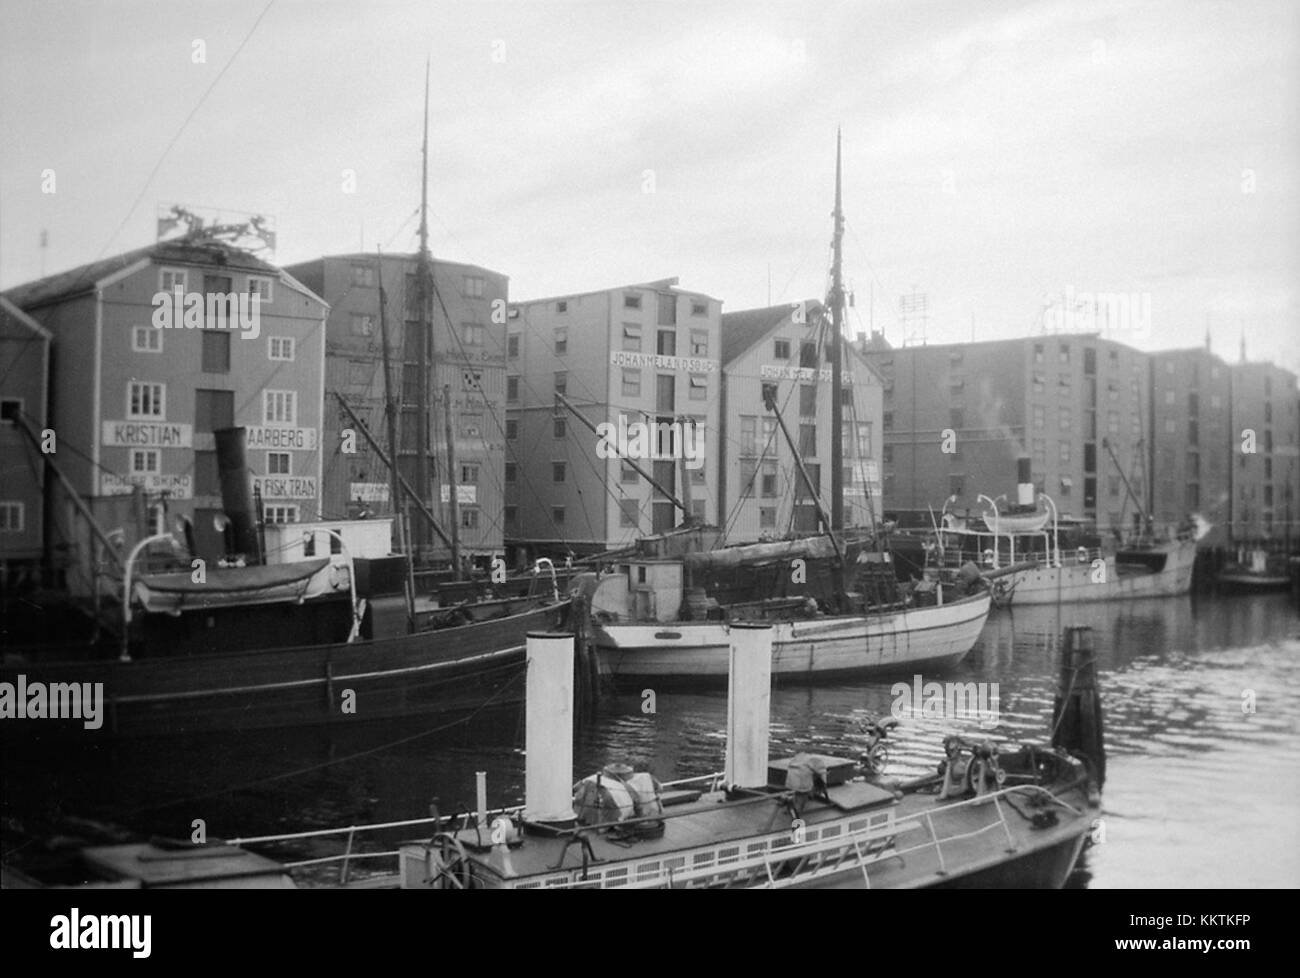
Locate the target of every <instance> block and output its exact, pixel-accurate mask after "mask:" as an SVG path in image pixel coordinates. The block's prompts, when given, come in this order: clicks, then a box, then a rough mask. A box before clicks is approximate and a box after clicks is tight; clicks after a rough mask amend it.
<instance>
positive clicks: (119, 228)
mask: <svg viewBox="0 0 1300 978" xmlns="http://www.w3.org/2000/svg"><path fill="white" fill-rule="evenodd" d="M273 6H275V0H267V3H266V6H265V7H263V8H262V12H261V13H260V14H258V15H257V19H256V20H255V21H253V26H252V27H250V28H249V29H248V33H247V34H245V35H244V39H243V40H242V41H240V42H239V45H238V46H237V47H236V48H235V50H234V52H233V53H232V54H231V55H230V57H229V59H227V61H226V63H225V65H223V66H222V68H221V70H220V71H219V72H217V77H216V78H214V79H212V84H210V85H209V86H208V88H207V91H205V92H204V93H203V95H202V96H201V97H200V98H199V100H198V102H197V103H196V104H195V106H194V108H193V109H191V110H190V114H189V115H187V116H186V117H185V121H184V122H182V123H181V126H180V128H179V129H177V130H176V134H175V135H174V136H172V138H171V141H170V142H168V143H167V146H166V148H164V149H163V151H162V155H161V156H159V157H158V161H157V162H156V163H154V165H153V169H152V170H150V171H149V176H148V178H147V179H146V180H145V182H144V186H143V187H141V188H140V193H139V194H138V195H137V196H136V198H135V201H134V202H133V203H132V204H131V206H130V208H128V209H127V212H126V216H125V217H124V218H122V223H121V224H119V225H118V226H117V230H116V231H114V232H113V233H112V235H111V236H110V237H109V239H108V241H107V242H105V244H104V247H103V249H102V250H101V251H100V253H99V255H98V257H96V259H95V261H99V260H100V259H101V258H103V257H104V254H105V252H107V251H108V249H109V248H110V247H111V246H112V244H113V242H114V241H116V240H117V236H118V235H119V234H121V233H122V229H123V228H125V227H126V225H127V222H128V221H130V220H131V215H132V214H134V213H135V209H136V208H137V207H139V206H140V201H142V200H143V199H144V195H145V194H147V193H148V192H149V186H150V185H151V184H152V183H153V180H154V177H156V176H157V175H158V171H159V170H160V169H162V165H163V161H164V160H166V159H167V155H168V154H169V153H170V152H171V151H172V147H173V146H175V145H176V143H177V142H178V141H179V140H180V138H181V135H182V134H183V133H184V132H185V129H186V127H187V126H189V124H190V122H191V120H193V118H194V116H195V115H196V114H198V111H199V109H201V108H202V107H203V103H204V102H206V101H207V100H208V96H209V95H211V94H212V91H213V89H215V88H216V87H217V85H218V84H219V83H220V82H221V79H222V78H224V77H225V76H226V72H227V71H229V70H230V66H231V65H233V64H234V63H235V59H236V58H238V57H239V53H240V52H241V51H243V50H244V45H246V44H247V43H248V42H249V39H250V38H252V36H253V34H254V33H255V32H256V31H257V27H258V25H259V24H261V23H262V18H264V17H265V16H266V15H267V13H268V12H269V11H270V9H271V8H272V7H273Z"/></svg>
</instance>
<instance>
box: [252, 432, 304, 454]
mask: <svg viewBox="0 0 1300 978" xmlns="http://www.w3.org/2000/svg"><path fill="white" fill-rule="evenodd" d="M248 447H249V448H272V449H281V450H283V449H291V448H296V449H298V450H300V451H306V452H310V451H314V450H315V448H316V429H315V428H288V427H286V428H279V427H272V426H270V425H249V426H248Z"/></svg>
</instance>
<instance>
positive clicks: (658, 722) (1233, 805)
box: [0, 595, 1300, 887]
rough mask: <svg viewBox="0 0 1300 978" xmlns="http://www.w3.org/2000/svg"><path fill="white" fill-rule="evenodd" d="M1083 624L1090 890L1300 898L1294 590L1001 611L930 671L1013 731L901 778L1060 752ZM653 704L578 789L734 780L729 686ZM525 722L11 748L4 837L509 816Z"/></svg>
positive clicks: (578, 761) (630, 711)
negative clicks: (1095, 752)
mask: <svg viewBox="0 0 1300 978" xmlns="http://www.w3.org/2000/svg"><path fill="white" fill-rule="evenodd" d="M1074 624H1080V625H1088V626H1091V627H1092V628H1093V630H1094V636H1095V643H1096V647H1097V652H1098V666H1099V670H1100V673H1099V678H1100V681H1101V688H1102V692H1103V697H1104V703H1105V708H1106V719H1107V728H1106V743H1107V748H1108V751H1109V753H1110V763H1109V764H1108V781H1107V784H1106V795H1105V811H1106V821H1107V824H1106V832H1107V841H1106V844H1104V845H1102V846H1099V847H1096V848H1095V849H1093V850H1092V851H1090V852H1089V854H1088V858H1087V860H1086V862H1085V863H1084V864H1083V866H1082V867H1081V870H1080V872H1078V873H1076V874H1075V878H1074V880H1073V881H1072V885H1092V886H1153V885H1154V886H1172V887H1194V886H1195V887H1199V886H1213V885H1263V886H1295V885H1300V829H1298V828H1297V818H1296V813H1297V811H1300V765H1298V764H1297V763H1296V761H1297V759H1298V758H1300V707H1298V706H1297V704H1298V703H1300V619H1298V618H1297V615H1296V612H1295V608H1294V606H1293V605H1292V604H1291V603H1290V601H1289V599H1288V598H1287V596H1285V595H1276V596H1258V597H1247V598H1232V599H1205V598H1202V599H1200V600H1199V601H1194V600H1193V599H1192V598H1190V597H1188V598H1182V599H1152V600H1142V601H1125V602H1112V603H1107V604H1098V605H1075V606H1067V607H1066V608H1064V609H1058V608H1054V607H1025V608H1016V609H1012V610H1011V611H1009V612H1002V613H999V614H997V615H995V616H994V617H993V618H992V619H991V620H990V621H989V623H988V625H987V626H986V628H985V630H984V633H983V635H982V636H981V639H980V642H979V643H978V645H977V646H976V648H975V649H974V651H973V652H972V653H971V655H970V656H968V657H967V658H966V659H965V660H964V661H963V663H962V664H961V665H960V666H959V667H958V668H957V669H956V670H954V671H953V672H951V673H950V674H948V675H944V676H934V677H931V676H926V677H925V679H927V680H928V679H931V678H933V679H936V680H957V681H963V682H984V683H996V684H998V691H999V707H1000V716H999V723H998V724H997V725H996V726H995V727H987V726H981V725H980V724H979V722H978V721H977V720H976V719H974V718H971V719H943V718H930V717H916V718H911V719H908V720H906V721H905V722H904V723H903V724H902V725H901V726H900V727H899V728H897V729H896V730H895V731H894V732H893V733H891V734H890V737H889V741H890V744H891V746H892V759H891V764H890V768H889V771H888V773H889V774H890V775H893V776H898V777H902V778H907V777H915V776H919V775H922V774H927V773H929V772H931V771H933V770H935V767H936V765H937V764H938V762H939V761H940V759H941V758H942V747H941V740H942V737H943V735H944V734H945V733H948V732H950V731H955V730H960V731H963V732H965V733H967V734H968V735H972V736H996V737H998V738H1000V739H1001V738H1005V739H1025V740H1030V741H1036V742H1042V741H1044V740H1045V739H1046V737H1047V730H1048V724H1049V722H1050V717H1051V708H1052V699H1053V694H1054V691H1055V671H1056V662H1057V656H1058V655H1059V652H1060V643H1061V636H1062V632H1063V630H1064V629H1065V627H1066V626H1068V625H1074ZM894 682H895V680H888V681H882V682H859V683H848V684H838V685H835V686H816V687H808V686H786V685H781V684H778V685H777V686H776V687H775V688H774V690H773V695H772V722H771V731H772V753H773V756H781V755H783V754H790V753H793V752H794V751H796V750H800V749H803V750H816V751H820V752H822V753H828V754H838V755H843V756H848V757H856V756H857V755H858V754H859V753H861V752H862V751H863V750H864V749H865V747H866V742H867V737H866V735H865V733H864V732H863V721H864V719H866V718H867V717H869V716H884V715H888V714H889V712H890V709H891V706H892V705H893V703H894V699H895V695H894V693H893V691H892V687H893V685H894ZM645 705H646V701H645V700H643V699H642V698H641V697H640V696H631V695H626V696H617V697H610V698H607V699H606V700H604V701H603V702H602V704H601V707H600V709H599V711H598V712H597V714H596V715H595V716H594V717H592V718H590V719H588V721H587V722H586V723H585V724H584V725H583V727H582V728H581V729H580V730H579V731H578V736H577V745H576V747H577V750H576V755H575V766H576V768H577V770H576V771H575V777H582V776H584V775H585V774H587V773H589V772H591V771H594V770H596V769H597V768H599V767H600V766H602V765H604V764H606V763H609V762H611V761H615V760H619V761H626V762H628V763H631V764H632V765H633V766H634V767H636V768H637V769H648V770H651V771H653V772H654V773H655V774H656V775H657V776H658V777H659V778H660V779H662V780H672V779H675V778H682V777H688V776H692V775H698V774H707V773H711V772H714V771H717V770H719V769H720V768H721V767H722V763H723V754H724V749H725V742H724V725H725V721H726V698H725V695H724V694H723V693H720V692H718V693H699V694H686V693H670V692H667V691H664V692H662V693H659V694H658V696H657V697H656V699H655V703H654V707H655V709H654V712H646V711H645ZM1252 709H1253V712H1251V710H1252ZM520 721H521V717H520V714H519V712H518V711H515V710H507V711H502V712H498V713H493V714H483V715H481V716H479V717H477V718H475V720H474V721H473V722H472V723H469V724H457V725H454V726H450V727H447V728H445V729H440V728H439V727H438V726H434V725H431V723H430V721H427V720H416V721H410V722H404V723H400V724H384V725H379V726H359V727H355V728H348V729H336V730H333V731H319V730H308V731H288V732H276V733H272V734H265V733H263V734H258V735H256V736H253V737H205V738H201V739H198V738H196V739H195V740H193V741H179V742H167V743H140V744H135V745H129V746H120V747H108V746H105V745H98V744H94V743H89V744H87V745H86V746H84V747H82V748H79V749H76V750H70V749H69V748H67V747H66V746H63V747H60V748H57V749H53V748H52V749H51V750H50V751H49V752H47V753H46V752H42V751H39V750H37V751H31V750H27V749H24V750H23V751H22V752H21V753H15V752H14V751H12V750H10V749H9V748H8V747H7V746H0V750H4V751H5V756H4V757H3V771H4V791H3V798H4V801H3V806H4V815H5V845H6V849H9V848H12V846H13V845H14V844H16V843H15V840H21V839H23V838H25V837H26V836H25V833H32V832H35V833H37V834H40V833H41V832H42V831H43V830H44V831H48V829H49V827H51V826H57V825H59V824H61V822H60V820H61V819H63V818H64V817H66V816H68V815H75V816H79V817H88V818H94V819H101V820H105V821H110V822H116V823H120V824H124V825H127V826H130V827H131V828H133V829H135V830H137V831H139V832H144V833H161V834H166V835H172V836H180V837H188V835H189V831H190V829H189V826H190V823H191V820H192V819H193V818H196V817H202V818H204V819H205V820H207V822H208V831H209V833H210V834H211V835H214V836H226V837H230V836H236V835H248V834H260V833H264V832H276V831H295V830H299V829H303V828H309V827H327V826H337V825H342V824H348V823H353V822H364V821H384V820H393V819H402V818H411V817H415V816H419V815H423V814H426V813H427V811H428V806H429V804H430V802H431V801H432V800H433V799H434V798H435V797H436V798H438V800H439V804H440V807H441V810H442V811H443V812H447V811H451V810H456V809H458V808H463V807H465V806H466V804H467V803H468V802H471V801H472V800H473V794H474V772H475V771H480V770H482V771H487V772H488V779H489V800H490V802H491V803H492V804H494V805H497V804H507V803H514V802H516V801H518V800H520V799H521V797H522V793H523V760H524V759H523V752H522V743H523V727H522V724H521V722H520ZM1228 826H1231V830H1230V831H1228V830H1227V828H1226V827H1228Z"/></svg>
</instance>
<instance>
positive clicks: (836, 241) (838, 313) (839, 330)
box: [830, 129, 844, 532]
mask: <svg viewBox="0 0 1300 978" xmlns="http://www.w3.org/2000/svg"><path fill="white" fill-rule="evenodd" d="M843 241H844V209H843V204H842V200H841V196H840V131H839V130H838V129H836V130H835V236H834V237H833V238H832V239H831V251H832V256H833V257H832V259H831V294H830V307H831V342H830V354H831V526H830V529H831V530H832V532H834V531H838V530H842V529H844V433H843V427H844V408H843V404H842V403H841V402H842V395H841V393H840V392H841V391H842V390H843V389H844V375H843V370H844V368H843V363H842V360H843V357H842V355H841V346H842V339H841V338H842V336H843V333H844V278H843V269H842V267H841V254H840V252H841V250H842V245H843Z"/></svg>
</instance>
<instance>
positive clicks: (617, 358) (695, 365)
mask: <svg viewBox="0 0 1300 978" xmlns="http://www.w3.org/2000/svg"><path fill="white" fill-rule="evenodd" d="M609 362H610V363H612V364H613V365H614V366H616V367H654V368H655V369H656V370H676V371H679V372H681V373H692V374H708V373H716V372H717V370H718V361H717V360H705V359H703V358H701V357H664V356H660V355H659V354H657V353H629V352H627V351H626V350H615V351H614V352H613V353H611V354H610V355H609Z"/></svg>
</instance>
